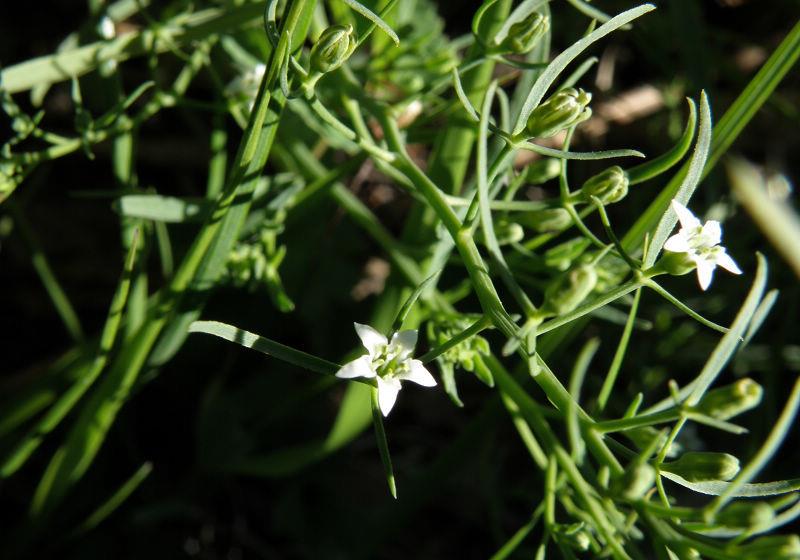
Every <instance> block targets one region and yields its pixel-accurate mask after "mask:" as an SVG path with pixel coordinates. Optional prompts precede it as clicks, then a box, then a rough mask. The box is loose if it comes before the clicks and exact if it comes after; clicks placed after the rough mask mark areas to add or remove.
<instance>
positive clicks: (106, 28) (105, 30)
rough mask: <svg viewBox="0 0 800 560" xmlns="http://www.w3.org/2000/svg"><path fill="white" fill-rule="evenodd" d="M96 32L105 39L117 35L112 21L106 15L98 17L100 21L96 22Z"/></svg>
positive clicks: (108, 39) (107, 39)
mask: <svg viewBox="0 0 800 560" xmlns="http://www.w3.org/2000/svg"><path fill="white" fill-rule="evenodd" d="M97 32H98V33H99V34H100V36H101V37H102V38H103V39H105V40H106V41H110V40H111V39H113V38H114V37H115V36H116V35H117V30H116V28H115V26H114V22H113V21H112V19H111V18H110V17H108V16H103V17H102V18H100V22H99V23H98V24H97Z"/></svg>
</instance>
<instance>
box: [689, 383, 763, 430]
mask: <svg viewBox="0 0 800 560" xmlns="http://www.w3.org/2000/svg"><path fill="white" fill-rule="evenodd" d="M763 393H764V390H763V389H762V388H761V385H759V384H758V383H756V382H755V381H753V380H752V379H750V378H744V379H740V380H739V381H737V382H736V383H733V384H731V385H726V386H725V387H720V388H719V389H714V390H713V391H709V392H708V393H706V394H705V395H704V396H703V398H702V399H701V400H700V402H699V403H698V404H697V406H696V407H695V410H696V411H697V412H700V413H702V414H705V415H706V416H711V417H712V418H716V419H718V420H728V419H729V418H733V417H734V416H737V415H738V414H741V413H742V412H745V411H747V410H750V409H751V408H754V407H756V406H758V404H759V403H760V402H761V396H762V395H763Z"/></svg>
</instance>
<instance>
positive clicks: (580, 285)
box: [544, 265, 597, 315]
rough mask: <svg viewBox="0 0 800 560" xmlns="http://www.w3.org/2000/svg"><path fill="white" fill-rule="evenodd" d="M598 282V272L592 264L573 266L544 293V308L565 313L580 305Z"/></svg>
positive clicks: (561, 313) (558, 313) (560, 313)
mask: <svg viewBox="0 0 800 560" xmlns="http://www.w3.org/2000/svg"><path fill="white" fill-rule="evenodd" d="M596 284H597V272H595V270H594V267H593V266H590V265H581V266H578V267H576V268H573V269H572V270H570V271H569V272H567V273H566V274H564V275H563V276H562V277H561V278H559V279H557V280H556V281H555V282H554V283H553V284H551V285H550V286H549V287H548V288H547V290H545V294H544V298H545V301H544V309H545V310H546V311H548V312H550V313H553V314H555V315H564V314H565V313H569V312H570V311H572V310H573V309H575V308H576V307H578V306H579V305H580V304H581V303H582V302H583V300H585V299H586V296H588V295H589V294H590V293H591V292H592V290H593V289H594V287H595V285H596Z"/></svg>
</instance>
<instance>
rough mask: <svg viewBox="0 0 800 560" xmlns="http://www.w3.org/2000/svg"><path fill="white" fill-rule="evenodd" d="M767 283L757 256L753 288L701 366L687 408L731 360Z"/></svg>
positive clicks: (765, 274) (762, 259)
mask: <svg viewBox="0 0 800 560" xmlns="http://www.w3.org/2000/svg"><path fill="white" fill-rule="evenodd" d="M766 283H767V262H766V259H764V257H763V256H762V255H760V254H759V255H758V268H757V269H756V276H755V279H753V286H752V287H751V288H750V293H749V294H747V298H746V299H745V300H744V303H743V304H742V307H741V308H740V309H739V313H737V314H736V319H735V320H734V321H733V324H731V327H730V330H729V331H728V333H727V334H726V335H725V336H723V337H722V340H720V341H719V344H717V347H716V348H714V351H713V352H712V353H711V356H709V358H708V361H707V362H706V364H705V365H704V366H703V369H702V371H701V372H700V373H699V374H698V376H697V379H696V380H695V381H694V382H692V386H693V388H692V391H691V393H690V394H689V396H688V398H687V399H686V402H685V404H686V405H687V406H695V405H696V404H697V403H698V402H700V399H701V398H703V395H704V394H705V392H706V391H707V390H708V388H709V387H710V386H711V384H712V383H714V380H716V378H717V376H718V375H719V373H720V372H721V371H722V368H723V367H725V364H727V363H728V360H730V359H731V357H732V356H733V353H734V352H735V351H736V347H737V346H738V345H739V342H740V341H741V340H742V336H743V335H744V333H745V332H746V329H747V325H748V324H750V319H751V318H752V317H753V314H754V313H755V311H756V309H757V308H758V304H759V302H760V301H761V296H762V294H763V293H764V286H765V285H766Z"/></svg>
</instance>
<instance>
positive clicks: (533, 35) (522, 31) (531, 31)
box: [500, 12, 550, 54]
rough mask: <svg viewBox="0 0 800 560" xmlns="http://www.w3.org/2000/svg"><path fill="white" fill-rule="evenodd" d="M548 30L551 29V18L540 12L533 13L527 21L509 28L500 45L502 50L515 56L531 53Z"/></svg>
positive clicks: (526, 17)
mask: <svg viewBox="0 0 800 560" xmlns="http://www.w3.org/2000/svg"><path fill="white" fill-rule="evenodd" d="M548 29H550V18H548V17H547V16H544V15H542V14H540V13H539V12H531V13H530V14H528V15H527V16H525V19H522V20H520V21H518V22H516V23H514V24H513V25H511V27H509V28H508V34H507V35H506V38H505V39H503V41H502V42H501V43H500V49H501V50H502V51H503V52H509V53H513V54H525V53H527V52H530V51H531V49H533V47H535V46H536V43H537V42H539V39H541V38H542V37H543V36H544V34H545V33H547V30H548Z"/></svg>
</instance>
